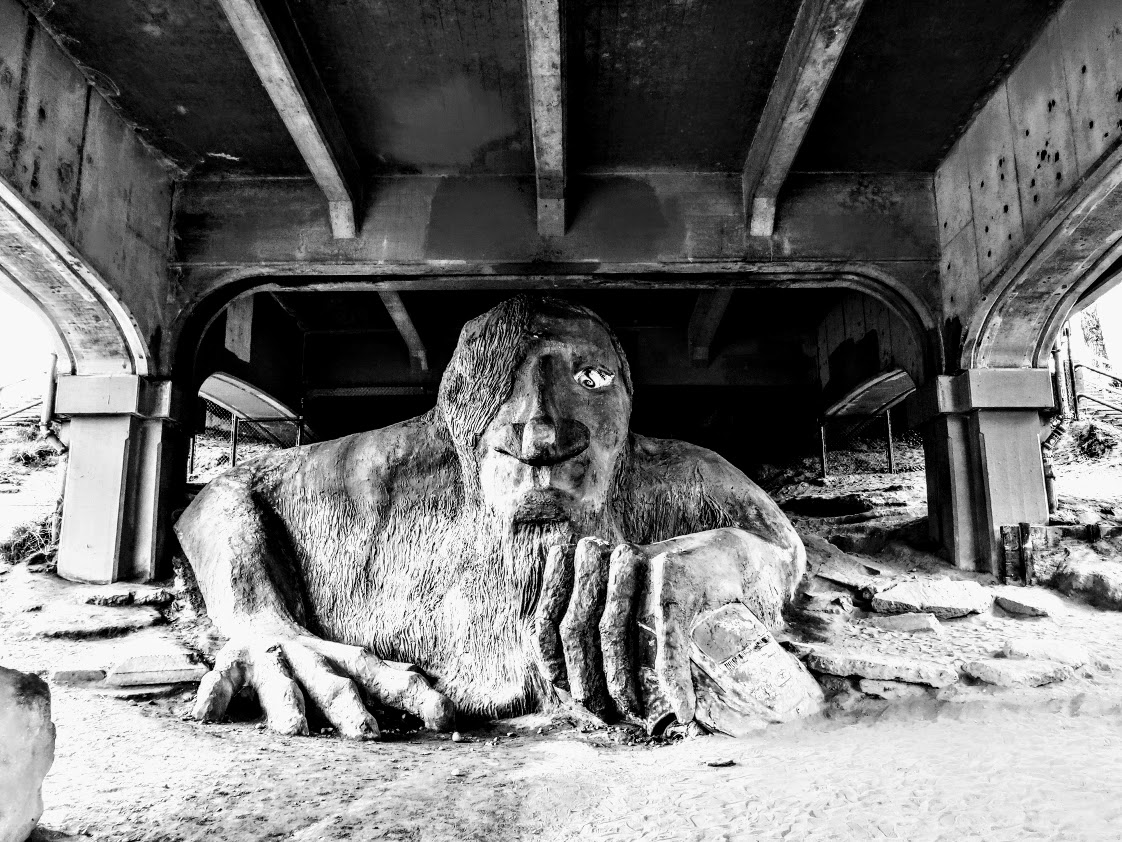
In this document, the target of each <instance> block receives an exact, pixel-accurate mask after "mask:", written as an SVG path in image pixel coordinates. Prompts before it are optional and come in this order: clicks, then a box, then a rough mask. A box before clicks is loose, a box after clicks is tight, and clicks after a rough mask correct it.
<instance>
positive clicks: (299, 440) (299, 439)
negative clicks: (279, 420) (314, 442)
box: [296, 415, 304, 447]
mask: <svg viewBox="0 0 1122 842" xmlns="http://www.w3.org/2000/svg"><path fill="white" fill-rule="evenodd" d="M303 443H304V416H303V415H301V416H299V417H298V418H297V419H296V446H297V447H299V446H300V445H302V444H303Z"/></svg>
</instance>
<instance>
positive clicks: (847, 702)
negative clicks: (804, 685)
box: [818, 675, 864, 710]
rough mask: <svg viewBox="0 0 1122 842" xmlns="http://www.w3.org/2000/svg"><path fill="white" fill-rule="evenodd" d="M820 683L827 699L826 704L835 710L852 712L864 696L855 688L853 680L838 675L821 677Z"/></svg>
mask: <svg viewBox="0 0 1122 842" xmlns="http://www.w3.org/2000/svg"><path fill="white" fill-rule="evenodd" d="M818 683H819V684H820V685H821V686H822V692H823V693H824V694H825V697H826V704H827V705H829V706H830V707H831V708H833V709H835V710H852V709H853V708H854V707H855V706H857V705H858V704H859V703H860V702H861V701H862V700H863V699H864V696H863V695H861V694H860V693H858V692H857V690H856V689H855V688H854V687H853V680H852V679H850V678H843V677H841V676H838V675H820V676H819V677H818Z"/></svg>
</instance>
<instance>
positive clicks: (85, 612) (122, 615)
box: [31, 605, 164, 640]
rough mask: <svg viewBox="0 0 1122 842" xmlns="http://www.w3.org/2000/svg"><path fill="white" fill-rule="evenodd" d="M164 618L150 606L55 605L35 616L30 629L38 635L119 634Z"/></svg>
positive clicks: (84, 636) (108, 635) (92, 635)
mask: <svg viewBox="0 0 1122 842" xmlns="http://www.w3.org/2000/svg"><path fill="white" fill-rule="evenodd" d="M163 621H164V618H163V615H161V614H160V612H159V611H157V610H156V609H155V608H150V607H148V606H142V607H128V608H105V607H103V606H100V605H82V606H74V605H55V606H51V610H47V611H42V612H40V613H38V614H36V616H35V621H34V623H33V624H32V625H31V631H32V633H33V634H35V635H36V636H37V637H65V638H71V639H75V640H80V639H82V638H89V637H117V636H119V635H122V634H128V633H129V632H133V631H137V630H138V629H143V628H147V627H148V626H154V625H156V624H158V623H162V622H163Z"/></svg>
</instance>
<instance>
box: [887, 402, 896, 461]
mask: <svg viewBox="0 0 1122 842" xmlns="http://www.w3.org/2000/svg"><path fill="white" fill-rule="evenodd" d="M884 424H885V427H886V428H887V429H888V472H889V473H890V474H894V473H896V452H895V451H894V450H893V449H892V410H891V409H886V410H885V411H884Z"/></svg>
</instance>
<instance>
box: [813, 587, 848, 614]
mask: <svg viewBox="0 0 1122 842" xmlns="http://www.w3.org/2000/svg"><path fill="white" fill-rule="evenodd" d="M804 607H805V608H806V610H807V611H817V612H819V613H822V614H849V613H851V612H852V611H853V598H852V597H851V596H850V595H849V594H848V593H846V592H845V591H815V592H808V593H807V594H806V604H805V606H804Z"/></svg>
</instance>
